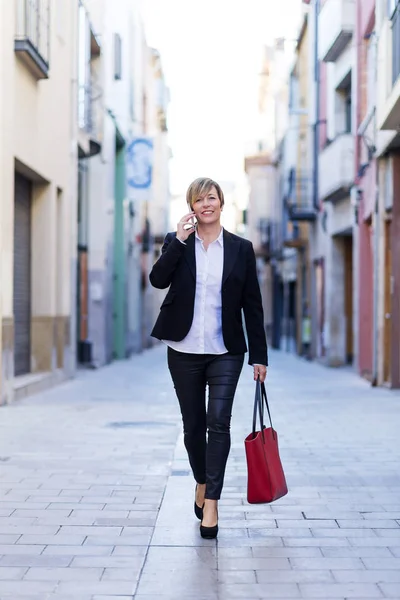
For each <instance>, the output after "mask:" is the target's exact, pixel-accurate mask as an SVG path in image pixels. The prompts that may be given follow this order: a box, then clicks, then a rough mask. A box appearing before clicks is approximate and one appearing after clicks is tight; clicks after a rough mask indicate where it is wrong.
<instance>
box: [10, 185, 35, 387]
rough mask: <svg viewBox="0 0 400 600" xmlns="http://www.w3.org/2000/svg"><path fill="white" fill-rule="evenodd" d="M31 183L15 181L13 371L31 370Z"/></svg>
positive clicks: (15, 372) (21, 373)
mask: <svg viewBox="0 0 400 600" xmlns="http://www.w3.org/2000/svg"><path fill="white" fill-rule="evenodd" d="M31 233H32V184H31V182H30V181H29V179H26V177H23V176H22V175H20V174H19V173H16V174H15V180H14V274H13V280H14V290H13V309H14V374H15V375H16V376H18V375H25V374H27V373H30V371H31Z"/></svg>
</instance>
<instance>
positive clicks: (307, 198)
mask: <svg viewBox="0 0 400 600" xmlns="http://www.w3.org/2000/svg"><path fill="white" fill-rule="evenodd" d="M286 207H287V211H288V215H289V219H290V220H291V221H305V222H307V221H308V222H312V221H315V219H316V218H317V213H316V210H315V208H314V206H313V200H312V179H311V177H310V176H307V175H304V174H302V173H298V172H296V170H295V169H292V170H291V172H290V174H289V187H288V193H287V195H286Z"/></svg>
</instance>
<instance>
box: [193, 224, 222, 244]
mask: <svg viewBox="0 0 400 600" xmlns="http://www.w3.org/2000/svg"><path fill="white" fill-rule="evenodd" d="M195 236H196V239H197V240H199V242H202V241H203V240H202V239H201V237H199V234H198V233H197V231H196V232H195ZM215 242H218V243H219V245H220V246H221V247H223V245H224V228H223V227H221V232H220V234H219V236H218V237H217V239H216V240H214V242H213V244H214V243H215Z"/></svg>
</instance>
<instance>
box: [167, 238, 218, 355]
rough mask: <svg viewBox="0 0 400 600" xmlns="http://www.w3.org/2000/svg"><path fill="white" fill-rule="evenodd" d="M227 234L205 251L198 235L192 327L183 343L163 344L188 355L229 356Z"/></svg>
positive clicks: (196, 240)
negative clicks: (225, 272) (225, 324)
mask: <svg viewBox="0 0 400 600" xmlns="http://www.w3.org/2000/svg"><path fill="white" fill-rule="evenodd" d="M223 232H224V230H223V229H221V233H220V234H219V236H218V238H217V239H216V240H215V241H214V242H212V243H211V244H209V246H208V248H207V250H206V249H205V248H204V245H203V240H201V239H200V237H199V236H198V233H197V231H196V232H195V234H194V235H195V252H196V293H195V300H194V314H193V321H192V326H191V328H190V330H189V333H188V334H187V336H186V337H185V338H184V339H183V340H182V341H180V342H172V341H170V340H163V342H164V343H165V344H167V345H168V346H169V347H170V348H173V349H174V350H177V351H178V352H187V353H188V354H225V353H226V352H228V351H227V349H226V347H225V344H224V339H223V336H222V299H221V285H222V271H223V268H224V237H223Z"/></svg>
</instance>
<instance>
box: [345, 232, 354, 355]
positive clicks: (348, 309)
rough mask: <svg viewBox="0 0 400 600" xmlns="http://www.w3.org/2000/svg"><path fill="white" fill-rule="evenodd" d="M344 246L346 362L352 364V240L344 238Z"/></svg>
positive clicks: (348, 237) (350, 237)
mask: <svg viewBox="0 0 400 600" xmlns="http://www.w3.org/2000/svg"><path fill="white" fill-rule="evenodd" d="M343 242H344V246H343V250H344V315H345V322H346V333H345V336H346V362H347V364H350V365H351V364H352V363H353V352H354V351H353V348H354V334H353V238H352V236H345V237H344V238H343Z"/></svg>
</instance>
